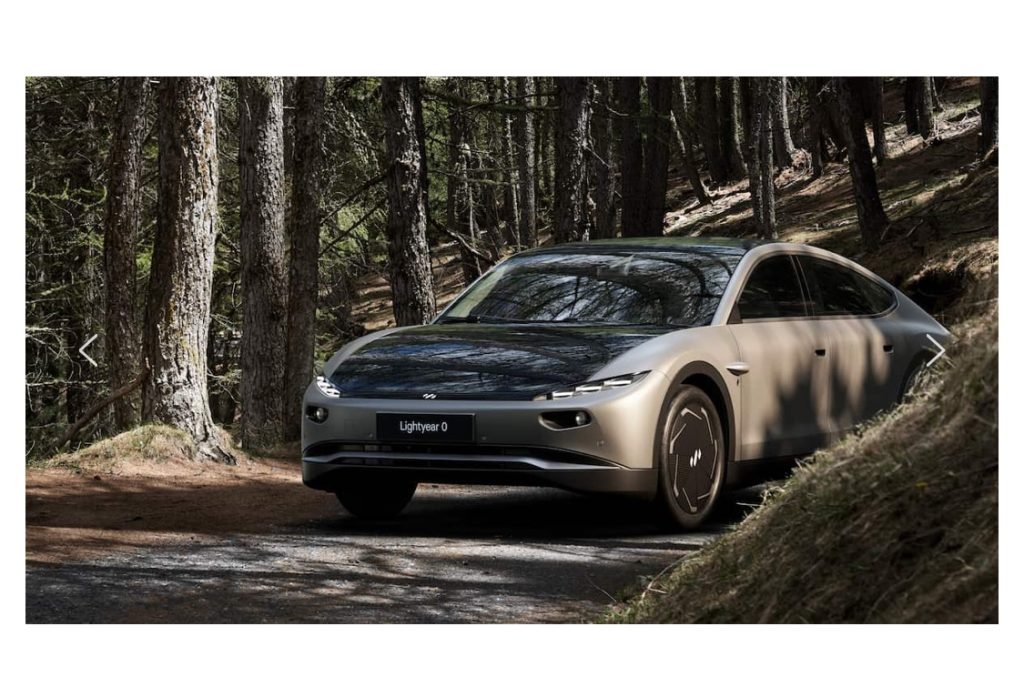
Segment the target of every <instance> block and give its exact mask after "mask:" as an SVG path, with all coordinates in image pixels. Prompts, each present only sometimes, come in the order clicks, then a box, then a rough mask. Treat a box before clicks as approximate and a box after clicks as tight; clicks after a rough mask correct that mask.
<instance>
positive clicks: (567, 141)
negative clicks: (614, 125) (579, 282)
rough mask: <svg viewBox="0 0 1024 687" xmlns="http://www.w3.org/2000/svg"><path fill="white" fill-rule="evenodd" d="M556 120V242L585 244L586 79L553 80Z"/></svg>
mask: <svg viewBox="0 0 1024 687" xmlns="http://www.w3.org/2000/svg"><path fill="white" fill-rule="evenodd" d="M555 90H556V91H557V93H558V117H557V120H556V122H557V123H556V127H555V130H556V133H555V227H554V234H555V243H565V242H567V241H586V240H587V239H588V238H589V235H590V227H589V226H588V222H587V216H588V212H587V205H588V191H589V188H588V184H587V160H586V155H587V152H586V151H587V149H588V148H589V147H590V146H589V138H590V98H589V97H588V96H589V94H588V90H589V86H588V83H587V79H586V78H583V77H560V78H556V79H555Z"/></svg>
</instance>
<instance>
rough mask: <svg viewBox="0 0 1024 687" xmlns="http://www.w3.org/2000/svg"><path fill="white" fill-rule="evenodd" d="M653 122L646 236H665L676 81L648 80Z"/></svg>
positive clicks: (649, 137) (649, 131)
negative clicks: (674, 85) (666, 199)
mask: <svg viewBox="0 0 1024 687" xmlns="http://www.w3.org/2000/svg"><path fill="white" fill-rule="evenodd" d="M647 100H648V102H649V104H650V110H651V114H650V118H649V124H648V127H647V142H646V143H647V145H646V146H645V151H644V218H643V234H644V235H645V236H661V235H662V234H664V233H665V192H666V191H667V190H668V145H669V138H670V137H671V135H672V120H671V119H670V117H671V116H672V79H671V78H670V77H665V76H657V77H655V76H649V77H647Z"/></svg>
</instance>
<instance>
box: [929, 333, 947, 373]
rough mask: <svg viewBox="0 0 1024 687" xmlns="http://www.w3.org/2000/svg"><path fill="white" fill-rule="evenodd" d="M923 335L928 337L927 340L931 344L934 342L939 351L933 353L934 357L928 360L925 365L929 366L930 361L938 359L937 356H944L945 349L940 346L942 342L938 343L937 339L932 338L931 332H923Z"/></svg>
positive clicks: (930, 364)
mask: <svg viewBox="0 0 1024 687" xmlns="http://www.w3.org/2000/svg"><path fill="white" fill-rule="evenodd" d="M925 336H927V337H928V340H929V341H931V342H932V343H933V344H935V345H936V346H938V347H939V352H938V353H936V354H935V357H934V358H932V359H931V360H929V361H928V365H927V367H931V366H932V363H934V362H935V361H936V360H938V359H939V358H941V357H942V356H944V355H945V354H946V349H945V348H944V347H943V346H942V344H940V343H939V342H938V341H936V340H935V339H933V338H932V335H931V334H925Z"/></svg>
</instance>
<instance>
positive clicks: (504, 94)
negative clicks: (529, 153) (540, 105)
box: [499, 76, 520, 245]
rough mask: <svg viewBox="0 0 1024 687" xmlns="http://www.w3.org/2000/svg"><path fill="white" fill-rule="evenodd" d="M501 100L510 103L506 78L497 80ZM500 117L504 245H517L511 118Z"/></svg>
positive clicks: (503, 114) (515, 179) (514, 162)
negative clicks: (503, 186) (503, 182)
mask: <svg viewBox="0 0 1024 687" xmlns="http://www.w3.org/2000/svg"><path fill="white" fill-rule="evenodd" d="M499 83H500V86H501V98H502V100H503V101H504V102H505V103H509V102H512V99H513V96H512V86H511V83H510V82H509V80H508V77H505V76H503V77H501V78H500V79H499ZM499 114H500V116H501V132H500V133H501V166H502V167H504V168H505V175H504V176H505V198H504V210H505V213H504V224H505V236H506V237H507V241H506V243H511V244H512V245H516V244H518V243H519V230H518V227H519V202H520V200H519V181H518V171H517V166H516V157H515V152H514V146H513V142H512V116H511V115H510V114H508V113H507V112H502V113H499Z"/></svg>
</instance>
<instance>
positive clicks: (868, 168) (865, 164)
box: [836, 78, 889, 250]
mask: <svg viewBox="0 0 1024 687" xmlns="http://www.w3.org/2000/svg"><path fill="white" fill-rule="evenodd" d="M836 82H837V86H838V91H839V111H840V113H841V114H842V118H843V126H844V128H845V129H846V136H847V141H846V147H847V151H848V153H849V155H848V156H849V160H850V178H851V179H852V181H853V196H854V200H855V201H856V203H857V220H858V222H859V223H860V233H861V239H862V240H863V243H864V247H865V248H866V249H868V250H871V249H873V248H875V247H876V246H877V245H878V241H879V239H880V237H881V235H882V231H883V230H884V229H885V227H886V225H887V224H888V223H889V220H888V218H887V217H886V216H885V210H884V208H883V207H882V200H881V198H880V197H879V194H878V183H877V181H876V180H875V168H874V167H873V166H872V164H871V148H870V146H869V145H868V136H867V132H866V131H865V130H864V110H863V108H862V106H861V99H860V98H858V97H857V93H856V90H857V88H856V84H855V83H853V79H850V78H837V79H836Z"/></svg>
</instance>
